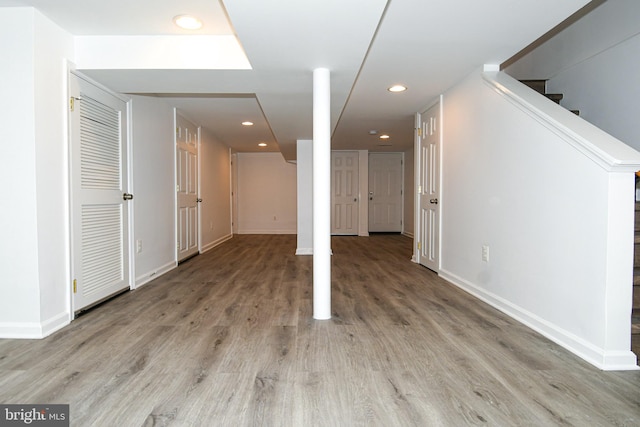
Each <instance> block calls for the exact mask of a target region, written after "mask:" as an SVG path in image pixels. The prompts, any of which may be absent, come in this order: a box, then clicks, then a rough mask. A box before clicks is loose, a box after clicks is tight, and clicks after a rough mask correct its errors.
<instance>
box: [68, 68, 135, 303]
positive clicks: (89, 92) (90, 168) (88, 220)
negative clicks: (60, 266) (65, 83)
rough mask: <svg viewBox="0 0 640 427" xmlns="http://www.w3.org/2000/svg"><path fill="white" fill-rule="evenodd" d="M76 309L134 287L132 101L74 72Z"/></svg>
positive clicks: (71, 122)
mask: <svg viewBox="0 0 640 427" xmlns="http://www.w3.org/2000/svg"><path fill="white" fill-rule="evenodd" d="M69 110H70V111H69V127H70V130H69V136H70V152H71V161H70V187H71V221H72V225H71V234H72V235H71V252H72V254H71V258H72V272H73V273H72V274H73V298H72V304H73V311H74V312H77V311H79V310H82V309H83V308H86V307H88V306H90V305H93V304H95V303H96V302H99V301H101V300H103V299H105V298H107V297H109V296H111V295H113V294H116V293H118V292H120V291H122V290H124V289H127V288H130V286H131V283H130V274H129V204H130V203H131V202H130V201H129V200H130V199H131V198H132V197H133V196H132V195H130V194H129V193H128V179H127V177H128V173H127V172H128V171H127V142H128V141H127V114H126V111H127V105H126V103H125V102H124V101H123V100H121V99H119V98H117V97H116V96H114V95H113V94H111V93H109V92H107V91H106V90H103V89H101V88H99V87H98V86H96V85H94V84H92V83H90V82H89V81H87V80H85V79H84V78H81V77H79V76H77V75H75V74H70V76H69Z"/></svg>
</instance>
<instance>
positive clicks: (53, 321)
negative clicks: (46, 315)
mask: <svg viewBox="0 0 640 427" xmlns="http://www.w3.org/2000/svg"><path fill="white" fill-rule="evenodd" d="M69 323H71V314H70V313H68V312H66V311H65V312H62V313H59V314H57V315H55V316H53V317H52V318H50V319H49V320H46V321H44V322H43V323H42V337H43V338H44V337H47V336H49V335H51V334H52V333H54V332H56V331H59V330H60V329H62V328H64V327H65V326H67V325H68V324H69Z"/></svg>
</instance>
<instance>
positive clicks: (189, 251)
mask: <svg viewBox="0 0 640 427" xmlns="http://www.w3.org/2000/svg"><path fill="white" fill-rule="evenodd" d="M198 135H199V134H198V128H197V127H196V126H195V125H194V124H193V123H191V122H190V121H188V120H187V119H185V118H184V117H182V116H180V115H179V114H177V112H176V206H177V212H176V220H177V225H176V239H177V245H176V246H177V260H178V262H180V261H183V260H185V259H187V258H189V257H191V256H193V255H196V254H197V253H198V239H199V221H198V213H199V212H198V203H199V202H200V201H201V200H200V199H199V198H198V191H199V189H198V139H199V138H198Z"/></svg>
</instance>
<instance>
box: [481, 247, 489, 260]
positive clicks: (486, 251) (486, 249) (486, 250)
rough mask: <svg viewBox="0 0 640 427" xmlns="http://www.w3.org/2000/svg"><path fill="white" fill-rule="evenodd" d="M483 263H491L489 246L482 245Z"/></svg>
mask: <svg viewBox="0 0 640 427" xmlns="http://www.w3.org/2000/svg"><path fill="white" fill-rule="evenodd" d="M482 261H484V262H489V246H487V245H482Z"/></svg>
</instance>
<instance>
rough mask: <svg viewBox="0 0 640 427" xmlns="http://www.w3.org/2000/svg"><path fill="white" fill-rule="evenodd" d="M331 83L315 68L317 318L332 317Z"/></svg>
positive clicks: (314, 211)
mask: <svg viewBox="0 0 640 427" xmlns="http://www.w3.org/2000/svg"><path fill="white" fill-rule="evenodd" d="M330 97H331V85H330V73H329V70H328V69H326V68H317V69H315V70H313V318H314V319H318V320H325V319H330V318H331V105H330V99H331V98H330Z"/></svg>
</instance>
